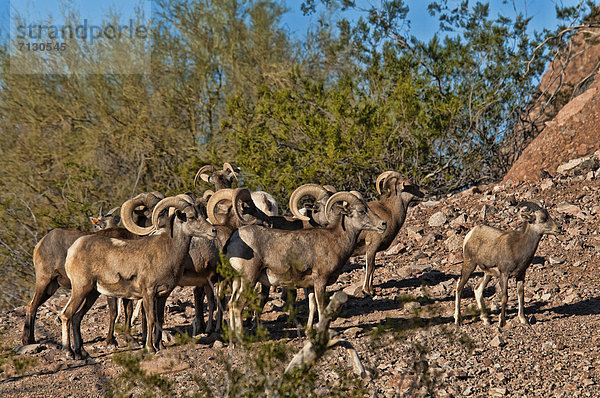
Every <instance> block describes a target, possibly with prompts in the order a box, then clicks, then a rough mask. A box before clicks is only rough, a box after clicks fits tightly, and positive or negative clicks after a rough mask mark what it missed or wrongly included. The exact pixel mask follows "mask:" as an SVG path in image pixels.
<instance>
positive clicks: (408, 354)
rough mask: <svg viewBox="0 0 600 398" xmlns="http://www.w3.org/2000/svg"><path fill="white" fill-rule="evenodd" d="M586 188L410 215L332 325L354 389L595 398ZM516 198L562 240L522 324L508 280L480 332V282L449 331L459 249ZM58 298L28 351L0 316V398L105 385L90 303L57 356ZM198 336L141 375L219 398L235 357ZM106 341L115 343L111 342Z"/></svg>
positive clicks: (595, 212)
mask: <svg viewBox="0 0 600 398" xmlns="http://www.w3.org/2000/svg"><path fill="white" fill-rule="evenodd" d="M596 167H597V166H596ZM577 174H578V175H577ZM599 185H600V169H598V170H595V169H594V170H591V171H589V170H577V169H574V170H571V171H570V174H569V175H557V176H555V177H554V178H552V179H546V180H543V181H541V182H540V183H536V184H529V183H521V184H520V185H518V186H511V185H496V186H487V187H480V188H479V189H477V188H476V189H471V190H469V191H465V192H462V193H460V194H456V195H453V196H450V197H446V198H443V199H440V200H439V201H429V202H426V203H421V204H419V205H418V206H416V207H414V208H411V209H410V212H409V216H408V218H407V221H406V223H405V225H404V227H403V228H402V230H401V231H400V233H399V235H398V238H397V239H396V242H395V243H394V244H392V246H391V248H390V250H388V252H387V253H386V254H385V255H383V256H380V257H378V259H377V266H378V267H377V270H376V274H375V291H376V295H375V296H374V297H362V295H360V294H357V295H351V296H350V298H349V300H348V302H347V303H346V305H345V307H344V310H343V312H342V314H341V316H340V317H339V318H338V319H337V320H336V321H335V322H334V323H333V327H334V328H335V329H336V330H338V331H340V332H341V333H343V334H344V336H345V337H346V338H347V339H348V340H349V341H350V342H352V343H353V344H354V346H355V347H356V349H357V350H358V353H359V355H360V357H361V358H362V361H363V363H364V365H365V366H366V367H367V368H368V369H369V371H370V372H371V374H372V376H371V377H370V378H369V379H367V380H365V382H366V385H367V391H368V396H373V397H381V396H383V397H385V396H422V395H426V394H427V393H428V391H429V394H430V395H434V396H441V397H443V396H453V397H458V396H515V397H526V396H528V397H553V396H559V397H563V396H590V397H594V396H600V365H599V364H598V357H599V343H600V334H599V333H598V330H600V288H599V286H598V282H597V281H598V280H599V279H600V267H599V264H598V255H599V254H600V235H599V233H598V225H599V221H600V206H599V204H600V189H599ZM530 198H536V199H541V200H544V201H545V205H546V207H547V208H548V209H550V214H551V215H552V217H553V218H554V219H555V220H557V221H558V222H560V224H561V225H562V228H563V230H564V234H563V235H562V236H558V237H554V236H545V237H543V239H542V241H541V243H540V245H539V248H538V250H537V253H536V257H535V258H534V261H533V264H532V266H531V267H530V269H529V272H528V274H527V278H526V314H527V315H528V316H529V317H531V320H532V326H531V328H527V327H525V326H523V325H521V324H520V323H519V322H518V320H517V319H516V292H515V284H514V281H511V283H510V284H509V313H508V324H507V325H506V326H505V327H504V328H503V329H501V330H500V329H498V327H497V326H496V325H493V326H484V325H483V323H482V322H481V321H480V320H479V317H478V315H477V312H476V311H474V310H473V309H474V307H475V303H474V298H473V293H472V288H471V287H472V286H474V284H475V283H476V282H477V281H478V279H479V277H480V276H481V274H480V273H476V274H475V276H474V277H473V278H472V279H471V281H470V282H469V285H468V286H470V287H468V288H467V289H466V291H465V298H464V300H463V307H462V308H463V315H464V316H465V323H464V325H463V326H461V327H456V326H455V325H454V323H453V318H452V314H453V297H454V296H453V295H454V285H455V281H456V279H457V278H458V274H459V271H460V266H461V264H460V261H461V257H462V255H461V251H460V249H461V244H462V239H463V238H464V236H465V234H466V233H467V232H468V230H469V229H470V228H471V227H472V226H474V225H475V224H477V223H481V222H485V223H487V224H490V225H493V226H497V227H501V228H508V227H513V228H514V227H516V226H517V225H518V224H519V220H518V217H517V214H516V207H515V206H514V205H515V204H516V203H517V202H518V201H520V200H524V199H530ZM430 224H431V225H430ZM432 225H433V226H432ZM363 266H364V260H363V259H362V258H360V259H352V260H351V262H350V264H348V265H347V266H346V269H345V272H344V273H343V274H342V275H341V276H340V278H339V280H338V282H337V283H336V284H335V285H333V286H331V287H330V289H329V290H330V291H332V292H333V291H336V290H340V289H345V291H346V292H347V293H350V294H353V293H355V292H357V291H359V290H360V282H361V280H362V277H363V270H362V267H363ZM493 283H494V282H492V284H490V287H489V288H488V289H487V290H486V300H487V302H488V307H490V308H491V310H492V322H494V321H497V319H498V306H499V297H498V296H499V295H498V294H495V292H496V289H497V288H496V286H493ZM67 298H68V295H67V292H62V294H58V295H56V296H55V297H53V298H52V299H50V300H49V302H48V303H47V304H45V305H44V306H42V307H41V309H40V311H39V318H38V322H37V324H36V336H37V338H38V341H39V343H40V345H39V346H33V347H27V348H28V349H31V350H33V353H29V354H19V355H16V354H11V355H9V356H7V353H10V352H12V350H13V349H14V348H18V347H19V339H20V334H21V329H22V324H23V317H24V308H23V307H21V308H17V309H15V310H13V311H10V312H8V313H6V314H2V315H0V330H1V331H2V337H1V339H2V340H1V345H2V346H3V347H4V365H3V367H2V373H0V396H3V397H25V396H39V397H42V396H43V397H52V396H77V397H79V396H103V395H105V393H106V386H107V384H108V383H109V382H110V381H111V380H115V378H116V377H117V375H118V374H120V373H121V372H123V368H122V367H121V366H119V365H117V364H115V363H114V361H113V352H112V351H109V350H107V349H106V347H105V345H104V341H103V340H104V335H105V330H106V328H105V325H106V318H107V316H106V303H105V301H104V300H103V299H102V298H101V299H100V300H98V302H97V303H96V305H95V306H94V308H92V310H91V311H90V312H89V313H88V315H87V316H86V317H85V318H84V321H83V336H84V339H85V346H86V348H87V349H88V351H89V352H90V354H91V358H89V359H87V360H85V361H74V360H66V359H65V356H64V354H63V352H61V351H60V350H59V341H60V327H59V325H58V323H57V314H58V311H60V309H61V308H62V306H63V305H64V304H65V303H66V300H67ZM190 300H191V290H190V289H189V288H186V289H177V290H176V291H175V292H174V293H173V295H172V296H171V298H170V302H169V304H168V315H167V324H166V327H167V329H168V331H169V333H167V337H171V336H172V335H173V334H175V333H176V331H177V330H181V329H182V328H183V329H184V328H185V327H186V326H189V324H190V322H191V320H192V316H193V309H192V308H191V304H189V302H190ZM415 300H416V301H415ZM282 304H283V303H282V301H281V300H280V299H278V298H276V297H275V298H272V300H271V301H270V302H269V303H268V304H267V306H266V312H265V314H263V320H264V325H265V326H266V328H267V330H268V332H269V338H270V339H271V340H274V341H279V342H284V343H285V345H286V346H287V347H289V348H290V354H289V355H288V359H287V360H289V359H290V358H291V355H292V351H296V350H298V349H299V348H300V347H301V346H302V345H303V343H304V342H305V337H304V336H302V337H300V338H299V337H297V332H296V331H295V329H294V328H292V327H290V326H287V325H286V324H285V322H284V316H282V312H281V311H280V309H279V307H280V306H281V305H282ZM305 306H306V302H305V301H304V300H303V301H301V302H300V308H301V310H300V311H301V312H300V317H301V318H302V317H306V310H305ZM176 328H178V329H176ZM201 337H202V338H201V339H199V341H198V342H195V343H194V342H192V343H187V344H179V345H177V344H174V342H171V343H167V348H166V349H164V350H162V351H160V353H159V354H157V355H156V356H155V357H154V358H152V359H149V360H147V361H145V362H144V369H146V370H149V371H153V372H158V373H160V374H162V375H163V376H164V377H166V378H168V379H170V380H172V381H174V385H175V390H176V393H177V395H180V396H181V395H191V394H194V393H195V392H197V391H198V389H199V387H198V384H197V383H196V382H194V377H195V376H200V377H203V378H204V379H205V380H206V381H207V382H208V384H209V386H210V387H211V388H212V389H213V393H214V395H217V396H221V395H223V394H224V386H225V385H226V382H225V381H224V378H223V376H224V363H225V362H224V361H225V360H228V361H229V362H231V363H233V364H234V367H238V368H240V369H242V368H241V366H242V362H243V361H242V358H243V357H244V356H245V354H244V351H242V350H241V349H238V348H234V349H232V348H231V347H229V346H228V345H227V343H222V342H221V341H217V342H214V341H213V340H214V339H211V338H210V336H208V337H207V336H201ZM213 337H214V336H213ZM118 339H119V342H120V343H121V345H122V346H124V345H125V343H124V340H123V338H122V337H121V336H119V337H118ZM171 341H172V339H171ZM251 347H257V345H254V346H251ZM251 349H252V348H251ZM121 350H124V348H121ZM133 352H136V350H134V351H133ZM334 366H338V367H341V368H342V369H343V370H344V371H346V370H347V374H350V375H351V378H353V377H355V376H353V375H352V372H351V367H350V365H349V363H348V354H347V352H345V351H344V350H343V349H341V348H336V349H333V350H331V351H330V352H329V353H328V354H327V355H326V357H324V358H323V359H322V360H321V361H319V362H318V364H317V365H316V369H317V373H318V374H319V375H320V376H319V379H318V381H317V387H316V389H315V390H314V393H315V394H317V395H328V394H327V391H328V389H329V388H331V387H332V386H335V385H336V383H339V381H338V376H337V374H336V372H335V371H334V370H333V368H334ZM277 372H279V373H277ZM280 372H281V369H279V370H276V371H275V374H280ZM428 388H429V390H427V389H428ZM139 392H140V391H139V390H138V393H139Z"/></svg>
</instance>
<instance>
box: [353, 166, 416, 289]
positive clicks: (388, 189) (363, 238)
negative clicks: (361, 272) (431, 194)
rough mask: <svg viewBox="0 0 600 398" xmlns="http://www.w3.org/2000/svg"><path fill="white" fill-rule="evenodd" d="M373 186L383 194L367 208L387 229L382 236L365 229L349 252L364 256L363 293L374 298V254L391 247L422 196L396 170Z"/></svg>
mask: <svg viewBox="0 0 600 398" xmlns="http://www.w3.org/2000/svg"><path fill="white" fill-rule="evenodd" d="M376 187H377V193H379V194H381V187H383V190H384V191H385V193H384V194H383V195H382V196H381V198H380V199H379V200H376V201H371V202H369V203H368V206H369V209H371V211H373V213H375V214H377V215H378V216H379V217H381V218H382V219H383V220H385V221H386V223H387V228H386V230H385V232H384V233H383V234H379V233H376V232H373V231H368V230H365V231H363V232H361V234H360V236H359V237H358V242H357V246H356V250H355V251H354V253H352V255H353V256H361V255H363V254H366V255H367V258H366V265H365V280H364V283H363V288H362V290H363V292H364V293H366V294H369V295H373V274H374V271H375V255H376V254H377V252H380V251H383V250H386V249H387V248H388V247H390V245H391V244H392V242H393V241H394V238H396V235H397V234H398V231H399V230H400V228H401V227H402V224H404V219H405V218H406V212H407V210H408V207H409V205H410V204H411V203H413V202H415V201H418V200H420V199H421V198H423V197H424V196H425V195H424V194H423V192H421V190H420V189H419V187H418V186H417V185H415V184H413V183H412V182H411V181H410V180H408V179H406V178H404V177H402V176H401V175H400V173H398V172H395V171H385V172H383V173H381V174H380V175H379V177H377V182H376Z"/></svg>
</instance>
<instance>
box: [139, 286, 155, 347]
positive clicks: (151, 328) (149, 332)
mask: <svg viewBox="0 0 600 398" xmlns="http://www.w3.org/2000/svg"><path fill="white" fill-rule="evenodd" d="M142 300H143V305H144V312H145V313H146V325H147V326H146V345H145V348H146V350H147V351H148V352H156V348H154V347H155V346H154V338H155V328H156V303H155V298H154V294H153V293H151V292H148V291H146V292H144V294H143V298H142Z"/></svg>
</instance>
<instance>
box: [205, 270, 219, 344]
mask: <svg viewBox="0 0 600 398" xmlns="http://www.w3.org/2000/svg"><path fill="white" fill-rule="evenodd" d="M204 291H205V293H206V303H207V305H208V321H207V323H206V333H211V332H212V331H213V329H214V326H215V325H214V323H213V316H214V314H215V307H216V306H217V305H216V302H215V300H216V297H215V291H214V287H213V284H212V283H210V280H208V281H206V285H205V286H204ZM202 317H203V318H204V314H202Z"/></svg>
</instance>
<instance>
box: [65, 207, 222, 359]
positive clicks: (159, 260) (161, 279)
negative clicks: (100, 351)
mask: <svg viewBox="0 0 600 398" xmlns="http://www.w3.org/2000/svg"><path fill="white" fill-rule="evenodd" d="M170 207H174V208H175V209H176V212H175V214H174V215H173V216H171V217H170V219H169V222H168V223H167V225H166V226H165V227H164V228H160V229H158V230H157V231H156V232H154V233H153V234H151V235H148V236H144V237H141V238H139V239H134V240H121V239H112V238H108V237H104V236H99V235H88V236H83V237H81V238H79V239H77V240H76V241H75V243H73V245H72V246H71V247H70V248H69V250H68V252H67V259H66V261H65V271H66V273H67V276H68V277H69V280H70V281H71V285H72V290H71V297H70V298H69V301H68V302H67V305H66V306H65V308H64V309H63V311H62V313H61V315H60V317H61V320H62V343H63V349H64V350H66V351H67V355H68V356H72V357H76V358H82V357H84V356H86V355H87V353H86V352H85V350H84V349H83V347H82V345H83V340H82V338H81V328H80V326H81V319H82V318H83V316H84V315H85V313H86V312H87V311H88V310H89V309H90V307H91V306H92V305H93V304H94V302H95V301H96V299H97V298H98V296H99V295H100V293H103V294H105V295H107V296H110V297H127V298H137V299H140V298H141V299H142V300H143V302H144V312H145V316H146V319H147V325H148V332H147V335H146V349H147V350H148V351H151V352H154V351H155V350H156V349H157V348H160V347H159V342H158V341H156V339H155V336H157V335H160V330H161V328H162V320H163V317H164V306H165V303H166V299H167V297H168V296H169V294H170V293H171V291H172V290H173V289H174V288H175V286H177V282H178V280H179V278H180V277H181V274H182V272H183V260H184V258H185V256H186V255H187V253H188V249H189V244H190V240H191V238H192V236H198V237H206V238H209V239H213V238H214V237H216V231H215V230H214V228H213V227H212V225H210V224H209V223H208V222H207V221H206V220H205V219H204V218H203V217H198V211H197V209H196V208H195V207H194V206H193V205H191V204H190V203H189V202H188V201H185V200H183V199H180V198H177V197H169V198H165V199H163V200H161V201H160V202H159V203H158V204H157V205H156V207H155V208H154V211H153V213H152V225H153V226H152V227H151V228H150V229H156V228H157V227H158V217H159V214H160V213H161V212H162V210H164V209H167V208H170ZM121 213H122V214H123V213H125V212H124V211H123V210H121ZM150 232H151V231H149V230H147V232H146V233H150ZM71 322H72V323H73V327H72V329H73V351H71V336H70V333H69V331H70V329H71Z"/></svg>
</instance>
